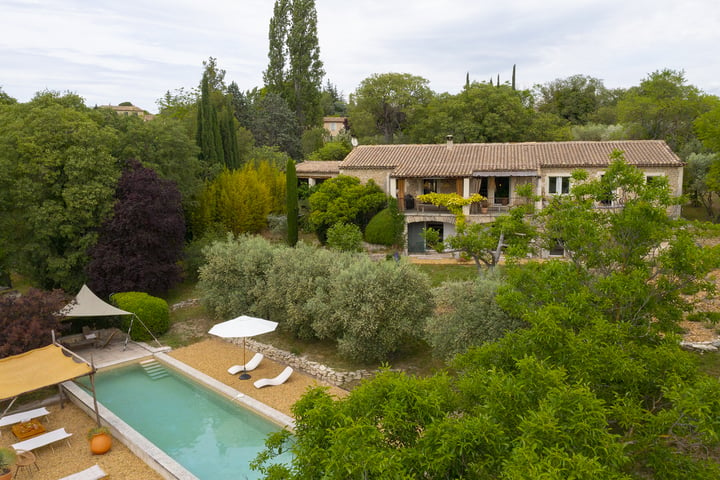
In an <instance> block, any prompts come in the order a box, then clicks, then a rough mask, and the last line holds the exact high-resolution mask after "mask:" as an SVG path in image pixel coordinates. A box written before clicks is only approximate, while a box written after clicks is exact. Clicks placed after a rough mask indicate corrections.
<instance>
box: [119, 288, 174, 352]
mask: <svg viewBox="0 0 720 480" xmlns="http://www.w3.org/2000/svg"><path fill="white" fill-rule="evenodd" d="M112 301H113V303H114V304H115V305H116V306H117V307H118V308H121V309H123V310H125V311H127V312H132V313H134V314H135V315H136V316H137V318H136V319H134V321H133V318H132V316H130V315H126V316H124V317H123V324H122V328H123V330H127V329H128V328H130V323H131V322H132V330H131V331H130V337H131V338H132V339H133V340H140V341H147V340H151V339H152V337H153V336H155V337H158V336H159V335H162V334H163V333H165V332H167V331H168V329H169V328H170V308H169V307H168V304H167V302H166V301H165V300H163V299H162V298H158V297H153V296H151V295H148V294H147V293H145V292H123V293H116V294H115V295H113V296H112ZM138 319H139V320H140V321H138ZM143 325H144V326H143ZM148 330H149V332H148ZM150 333H152V335H151V334H150Z"/></svg>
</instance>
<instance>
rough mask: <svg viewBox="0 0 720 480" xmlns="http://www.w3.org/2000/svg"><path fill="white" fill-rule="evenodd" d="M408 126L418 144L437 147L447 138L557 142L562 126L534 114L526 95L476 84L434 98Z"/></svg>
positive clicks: (550, 117) (558, 121)
mask: <svg viewBox="0 0 720 480" xmlns="http://www.w3.org/2000/svg"><path fill="white" fill-rule="evenodd" d="M408 123H409V124H410V125H409V127H408V129H407V130H408V135H409V137H410V138H411V139H412V141H414V142H418V143H439V142H442V141H444V139H445V137H446V135H448V134H451V135H453V137H454V140H455V141H457V142H459V143H474V142H479V143H485V142H521V141H543V140H558V139H562V137H559V135H561V134H560V133H558V131H561V130H562V128H563V126H564V123H563V121H562V120H561V119H560V118H559V117H557V116H553V115H550V114H547V113H537V112H536V111H535V110H534V109H533V107H532V98H531V97H530V95H529V93H528V92H524V91H518V90H513V89H512V88H511V87H509V86H507V85H501V86H499V87H495V86H492V85H488V84H485V83H478V82H473V83H471V84H470V85H469V86H466V87H465V89H464V90H463V91H462V92H460V93H459V94H457V95H450V94H447V93H446V94H442V95H438V96H436V97H435V98H433V99H432V100H431V101H430V102H428V104H427V105H426V106H424V107H419V108H417V109H416V110H415V111H414V112H413V115H412V116H411V117H410V119H409V120H408Z"/></svg>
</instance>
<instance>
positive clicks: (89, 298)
mask: <svg viewBox="0 0 720 480" xmlns="http://www.w3.org/2000/svg"><path fill="white" fill-rule="evenodd" d="M58 313H59V314H60V315H62V316H64V317H106V316H110V315H133V313H132V312H126V311H125V310H121V309H119V308H117V307H114V306H112V305H110V304H109V303H106V302H104V301H102V300H101V299H100V297H98V296H97V295H95V294H94V293H93V292H92V290H90V289H89V288H88V286H87V285H83V286H82V288H81V289H80V292H79V293H78V294H77V295H76V296H75V299H74V300H73V301H72V302H70V303H68V304H67V305H65V307H64V308H63V309H62V310H60V312H58Z"/></svg>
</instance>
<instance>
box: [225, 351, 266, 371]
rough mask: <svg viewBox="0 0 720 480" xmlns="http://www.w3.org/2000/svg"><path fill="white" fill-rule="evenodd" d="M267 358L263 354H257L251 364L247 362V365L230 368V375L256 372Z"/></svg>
mask: <svg viewBox="0 0 720 480" xmlns="http://www.w3.org/2000/svg"><path fill="white" fill-rule="evenodd" d="M263 358H265V355H263V354H262V353H256V354H255V356H253V357H252V358H251V359H250V361H249V362H247V363H246V364H245V365H233V366H232V367H230V368H228V373H229V374H230V375H235V374H236V373H240V372H242V371H246V372H249V371H251V370H255V369H256V368H257V367H258V365H260V362H262V359H263Z"/></svg>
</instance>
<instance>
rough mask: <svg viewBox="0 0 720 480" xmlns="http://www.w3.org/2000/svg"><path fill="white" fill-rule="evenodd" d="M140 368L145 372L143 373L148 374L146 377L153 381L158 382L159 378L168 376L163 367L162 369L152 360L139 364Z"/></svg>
mask: <svg viewBox="0 0 720 480" xmlns="http://www.w3.org/2000/svg"><path fill="white" fill-rule="evenodd" d="M140 366H141V367H142V368H143V370H145V373H147V374H148V377H150V378H152V379H153V380H160V379H161V378H165V377H167V376H168V372H167V370H165V367H163V366H162V365H161V364H160V363H159V362H158V361H157V360H155V359H154V358H151V359H149V360H144V361H142V362H140Z"/></svg>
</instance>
